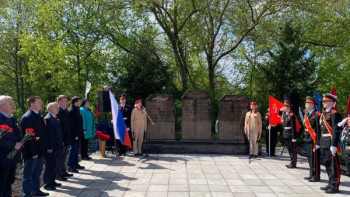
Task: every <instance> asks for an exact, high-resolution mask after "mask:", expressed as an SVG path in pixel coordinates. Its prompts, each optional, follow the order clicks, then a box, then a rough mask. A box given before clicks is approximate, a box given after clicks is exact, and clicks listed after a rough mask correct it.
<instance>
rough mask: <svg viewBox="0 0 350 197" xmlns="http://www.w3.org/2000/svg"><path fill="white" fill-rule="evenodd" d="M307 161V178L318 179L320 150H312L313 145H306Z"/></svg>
mask: <svg viewBox="0 0 350 197" xmlns="http://www.w3.org/2000/svg"><path fill="white" fill-rule="evenodd" d="M306 149H307V159H308V162H309V167H310V172H309V176H310V177H314V178H315V179H316V180H319V179H320V172H321V171H320V167H321V166H320V149H316V148H315V150H314V143H313V142H311V143H307V144H306Z"/></svg>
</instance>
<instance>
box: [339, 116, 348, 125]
mask: <svg viewBox="0 0 350 197" xmlns="http://www.w3.org/2000/svg"><path fill="white" fill-rule="evenodd" d="M346 121H348V118H344V119H343V120H342V121H341V122H339V123H338V127H343V126H344V125H345V123H346Z"/></svg>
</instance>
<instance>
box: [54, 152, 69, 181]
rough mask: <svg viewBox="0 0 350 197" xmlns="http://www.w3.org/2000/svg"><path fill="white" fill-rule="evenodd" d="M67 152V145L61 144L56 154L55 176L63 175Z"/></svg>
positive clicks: (65, 171) (65, 168) (65, 170)
mask: <svg viewBox="0 0 350 197" xmlns="http://www.w3.org/2000/svg"><path fill="white" fill-rule="evenodd" d="M67 154H68V147H67V146H63V148H62V150H59V151H57V154H56V156H57V157H56V158H57V159H56V162H57V164H56V166H57V168H56V169H57V170H56V177H62V176H63V175H65V174H66V173H67V167H66V163H67Z"/></svg>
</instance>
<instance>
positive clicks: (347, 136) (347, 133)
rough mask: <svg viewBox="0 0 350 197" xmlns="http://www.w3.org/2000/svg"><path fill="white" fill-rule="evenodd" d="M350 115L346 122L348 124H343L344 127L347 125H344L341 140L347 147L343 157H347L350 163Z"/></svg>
mask: <svg viewBox="0 0 350 197" xmlns="http://www.w3.org/2000/svg"><path fill="white" fill-rule="evenodd" d="M349 115H350V114H348V117H347V118H346V119H345V120H344V121H346V122H344V123H343V124H342V126H343V125H344V124H345V125H344V129H343V133H342V138H341V140H342V141H343V142H344V145H345V152H344V153H343V155H345V157H344V160H345V161H348V162H349V160H350V116H349ZM338 125H339V124H338ZM348 172H349V171H348Z"/></svg>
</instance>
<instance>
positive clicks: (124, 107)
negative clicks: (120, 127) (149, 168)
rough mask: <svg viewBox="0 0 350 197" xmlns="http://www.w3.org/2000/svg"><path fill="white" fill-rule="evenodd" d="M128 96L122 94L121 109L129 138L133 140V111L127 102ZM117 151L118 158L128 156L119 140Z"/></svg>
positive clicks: (120, 96) (120, 97)
mask: <svg viewBox="0 0 350 197" xmlns="http://www.w3.org/2000/svg"><path fill="white" fill-rule="evenodd" d="M126 99H127V95H126V94H124V93H123V94H121V95H119V101H120V102H119V109H120V111H121V112H122V114H123V117H124V122H125V126H126V129H127V132H129V136H130V138H131V131H130V124H131V111H132V107H131V106H130V105H129V104H128V103H127V102H126ZM130 142H132V139H130ZM117 149H118V156H121V155H124V156H126V149H127V147H126V146H125V145H123V144H122V143H121V141H120V140H118V139H117Z"/></svg>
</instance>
